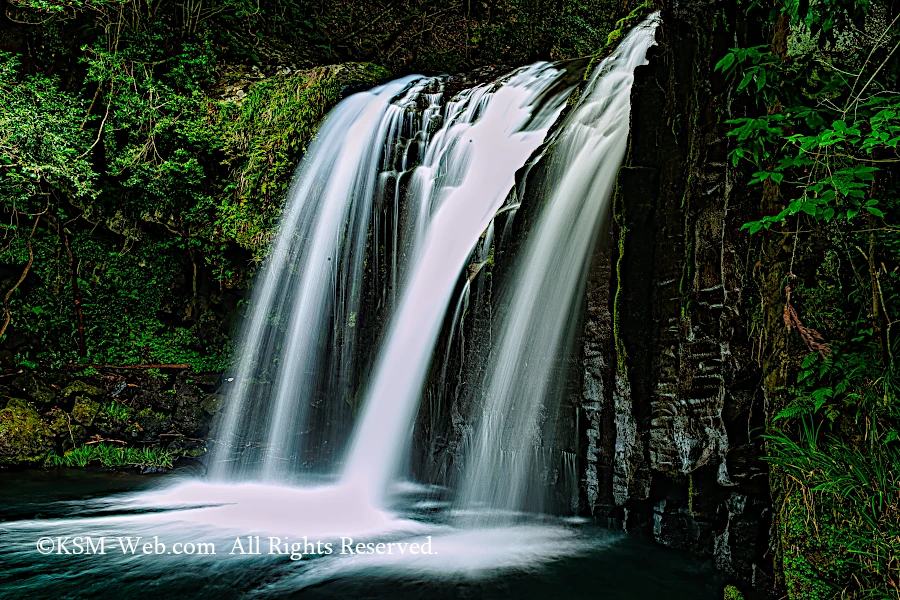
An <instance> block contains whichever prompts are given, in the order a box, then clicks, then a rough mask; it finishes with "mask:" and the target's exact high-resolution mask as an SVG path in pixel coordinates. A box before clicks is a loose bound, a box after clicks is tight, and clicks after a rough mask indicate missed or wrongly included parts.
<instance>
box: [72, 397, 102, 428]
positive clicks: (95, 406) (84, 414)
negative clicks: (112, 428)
mask: <svg viewBox="0 0 900 600" xmlns="http://www.w3.org/2000/svg"><path fill="white" fill-rule="evenodd" d="M99 412H100V403H99V402H96V401H94V400H91V399H90V398H87V397H85V396H76V397H75V407H74V408H73V409H72V418H73V419H75V420H76V421H77V422H79V423H81V424H82V425H84V426H86V427H89V426H91V425H93V423H94V419H95V418H97V413H99Z"/></svg>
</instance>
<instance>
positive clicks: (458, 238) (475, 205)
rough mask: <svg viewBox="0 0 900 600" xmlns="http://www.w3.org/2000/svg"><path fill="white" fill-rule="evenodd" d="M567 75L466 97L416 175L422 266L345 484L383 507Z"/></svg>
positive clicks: (413, 197)
mask: <svg viewBox="0 0 900 600" xmlns="http://www.w3.org/2000/svg"><path fill="white" fill-rule="evenodd" d="M565 75H566V72H565V71H564V70H562V69H560V68H557V67H554V66H552V65H549V64H546V63H538V64H536V65H532V66H530V67H526V68H523V69H519V70H517V71H516V72H514V73H513V74H511V75H510V76H509V77H508V78H507V79H506V80H504V81H502V82H500V85H498V84H497V83H490V84H484V85H480V86H477V87H475V88H472V89H470V90H467V91H465V92H463V93H461V94H459V95H458V96H457V97H456V98H455V99H454V101H453V102H451V103H450V104H449V105H448V108H447V113H448V118H447V121H446V123H445V124H444V127H443V128H442V129H441V131H439V132H438V133H436V134H435V136H434V138H433V140H432V141H431V143H430V145H429V147H428V148H427V149H426V151H425V159H424V161H423V165H422V166H421V167H419V168H418V169H417V170H416V172H415V173H414V174H413V176H412V179H413V180H412V181H411V183H410V189H409V198H408V202H409V206H410V210H412V211H415V210H418V212H419V213H420V215H422V216H421V218H419V219H418V220H417V222H418V223H419V224H421V227H419V228H418V229H416V231H415V233H414V237H415V240H416V241H415V245H414V249H415V250H414V260H413V261H412V262H411V264H410V266H409V273H408V275H407V280H406V282H405V284H404V286H403V294H402V297H401V299H400V300H399V303H398V306H397V309H396V312H395V313H394V318H393V319H392V321H391V324H390V326H389V330H388V333H387V335H386V338H385V339H386V341H385V343H384V345H383V349H382V351H381V353H380V355H379V358H378V361H377V364H376V367H375V371H374V376H373V380H372V383H371V385H370V387H369V389H368V393H367V395H366V401H365V404H364V408H363V412H362V414H361V415H360V418H359V421H358V425H357V428H356V431H355V434H354V437H353V441H352V445H351V448H350V451H349V454H348V458H347V462H346V465H345V469H344V473H343V477H342V481H343V483H344V484H346V485H347V486H349V487H352V488H354V489H355V490H356V493H359V494H362V495H363V496H365V497H366V498H367V499H368V501H369V502H371V503H372V504H374V505H380V504H381V503H382V502H383V495H384V493H385V491H386V488H387V486H388V484H389V482H390V481H391V479H392V478H393V477H394V475H395V473H396V471H397V468H398V464H399V463H400V461H401V456H402V453H403V450H404V448H407V447H408V444H409V441H410V440H411V437H412V427H413V421H414V419H415V415H416V410H417V408H418V403H419V399H420V394H421V390H422V385H423V383H424V381H425V377H426V373H427V370H428V367H429V365H430V362H431V354H432V352H433V350H434V346H435V342H436V340H437V337H438V334H439V332H440V328H441V324H442V323H443V320H444V314H445V312H446V310H447V307H448V305H449V302H450V298H451V296H452V293H453V290H454V288H455V286H456V284H457V280H458V278H459V275H460V272H461V271H462V270H463V268H464V267H465V265H466V263H467V261H468V259H469V257H470V255H471V253H472V251H473V249H474V248H475V245H476V243H477V242H478V240H479V238H480V237H481V235H482V233H483V232H484V231H485V230H486V229H487V228H488V225H489V224H490V223H491V221H492V220H493V218H494V214H495V213H496V211H497V209H498V208H500V207H501V205H502V203H503V201H504V200H505V199H506V198H507V196H508V194H509V193H510V191H511V190H512V189H513V187H514V183H515V173H516V171H517V170H518V169H520V168H521V167H522V166H523V165H524V164H525V162H526V161H527V160H528V158H529V157H530V156H531V154H532V153H533V152H534V151H535V150H536V149H537V148H538V147H539V146H540V145H541V143H542V142H543V141H544V138H545V137H546V135H547V132H548V131H549V129H550V127H551V126H552V125H553V123H554V122H555V121H556V119H557V118H558V116H559V114H560V113H561V111H562V109H563V107H564V105H565V100H566V97H567V96H568V92H569V91H570V90H571V89H572V87H573V86H572V83H571V82H569V81H568V80H569V78H567V77H565ZM426 217H427V218H426ZM426 221H427V225H426V224H425V223H426Z"/></svg>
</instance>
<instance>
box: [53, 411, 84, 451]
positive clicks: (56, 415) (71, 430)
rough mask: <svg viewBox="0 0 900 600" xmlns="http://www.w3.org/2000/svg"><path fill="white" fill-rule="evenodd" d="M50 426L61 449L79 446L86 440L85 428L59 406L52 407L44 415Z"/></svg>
mask: <svg viewBox="0 0 900 600" xmlns="http://www.w3.org/2000/svg"><path fill="white" fill-rule="evenodd" d="M44 420H45V421H47V423H48V424H49V426H50V431H52V432H53V435H54V437H55V438H56V442H57V444H58V445H60V446H62V449H63V451H68V450H71V449H73V448H75V447H76V446H79V445H81V444H83V443H84V442H85V440H87V433H86V431H85V428H84V427H82V426H81V425H79V424H78V422H77V421H74V420H73V419H72V415H70V414H69V413H67V412H66V411H64V410H62V409H61V408H54V409H52V410H51V411H50V412H49V413H47V415H46V416H45V417H44Z"/></svg>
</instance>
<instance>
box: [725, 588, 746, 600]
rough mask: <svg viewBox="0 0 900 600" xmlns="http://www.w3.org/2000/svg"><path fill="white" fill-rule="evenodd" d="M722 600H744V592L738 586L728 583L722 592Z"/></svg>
mask: <svg viewBox="0 0 900 600" xmlns="http://www.w3.org/2000/svg"><path fill="white" fill-rule="evenodd" d="M722 600H744V594H742V593H741V590H739V589H737V587H736V586H733V585H726V586H725V591H724V592H723V593H722Z"/></svg>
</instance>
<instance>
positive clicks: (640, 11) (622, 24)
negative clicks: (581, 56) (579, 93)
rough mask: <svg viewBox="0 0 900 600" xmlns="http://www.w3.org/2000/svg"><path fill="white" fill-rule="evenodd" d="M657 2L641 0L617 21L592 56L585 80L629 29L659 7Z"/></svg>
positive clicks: (585, 73)
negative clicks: (641, 0)
mask: <svg viewBox="0 0 900 600" xmlns="http://www.w3.org/2000/svg"><path fill="white" fill-rule="evenodd" d="M657 4H658V3H657V2H656V1H654V0H645V1H644V2H641V3H640V4H639V5H638V6H636V7H635V8H634V10H632V11H631V12H630V13H628V14H627V15H626V16H624V17H622V18H621V19H619V20H618V21H616V24H615V25H614V26H613V28H612V30H611V31H610V32H609V33H608V34H607V36H606V43H605V44H604V45H603V47H602V48H600V50H598V51H597V52H595V53H594V55H593V56H592V57H591V62H590V63H588V66H587V69H586V70H585V72H584V79H585V81H587V80H588V79H589V78H590V75H591V73H592V72H593V70H594V66H596V64H597V63H598V62H600V60H602V59H603V58H604V57H606V55H607V54H609V53H610V52H611V51H612V50H613V49H614V48H615V47H616V45H617V44H618V43H619V42H620V41H622V38H624V37H625V35H626V34H627V33H628V30H629V29H631V28H632V27H634V26H635V25H637V24H638V23H639V22H640V21H641V20H642V19H644V18H645V17H646V16H647V15H649V14H650V13H651V12H653V11H654V10H658V9H659V7H658V6H657ZM619 14H621V13H619Z"/></svg>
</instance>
